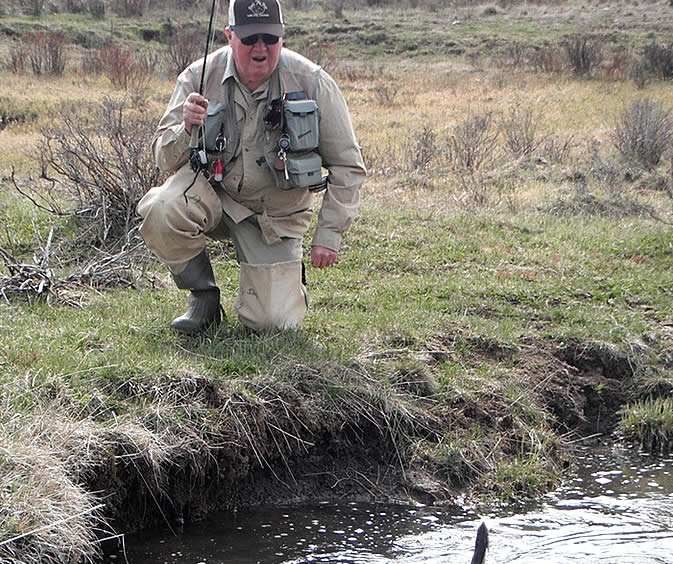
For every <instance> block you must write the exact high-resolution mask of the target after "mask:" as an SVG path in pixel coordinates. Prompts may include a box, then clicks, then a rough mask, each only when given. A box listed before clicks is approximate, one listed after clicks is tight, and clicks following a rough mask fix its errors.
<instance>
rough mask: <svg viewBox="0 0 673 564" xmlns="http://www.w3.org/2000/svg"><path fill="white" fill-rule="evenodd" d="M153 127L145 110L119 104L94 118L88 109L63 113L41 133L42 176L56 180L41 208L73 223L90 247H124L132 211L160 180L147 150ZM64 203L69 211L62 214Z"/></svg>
mask: <svg viewBox="0 0 673 564" xmlns="http://www.w3.org/2000/svg"><path fill="white" fill-rule="evenodd" d="M155 126H156V119H155V118H154V117H151V116H150V115H148V112H147V111H146V108H142V107H141V108H137V109H134V110H131V109H129V108H128V107H127V106H126V103H125V102H124V101H123V100H115V99H108V100H106V101H105V102H104V103H103V104H102V105H101V106H100V107H99V108H98V109H97V110H96V111H95V112H94V114H93V117H92V116H91V110H90V109H81V108H72V107H71V108H64V109H63V111H62V115H61V117H60V119H59V120H58V122H56V123H55V124H54V125H52V126H51V127H49V128H47V129H45V130H44V131H43V132H42V141H41V147H40V150H41V154H42V155H43V156H44V163H43V169H44V171H45V176H48V177H49V176H50V175H53V174H55V175H56V178H53V179H51V180H52V182H53V188H52V190H51V193H50V194H43V195H40V198H39V199H40V201H41V202H43V203H42V204H41V205H42V207H44V208H45V209H48V211H51V212H53V213H57V214H58V215H70V216H72V217H73V218H76V220H77V222H79V223H80V224H81V225H82V226H83V231H82V237H83V239H84V240H86V241H87V243H88V244H89V245H91V246H96V247H100V248H103V249H106V250H108V249H109V250H114V249H118V248H119V247H121V246H123V245H125V244H126V243H128V237H129V232H130V231H131V230H132V228H133V227H135V226H136V225H137V223H138V218H137V216H136V211H135V209H136V205H137V203H138V201H139V200H140V198H141V197H142V196H143V194H144V193H145V192H146V191H147V190H148V189H149V188H150V187H151V186H154V185H156V184H157V183H158V181H159V178H160V173H159V171H158V169H157V168H156V165H155V163H154V161H153V159H152V157H151V155H150V151H149V150H148V147H149V144H150V141H151V139H152V135H153V133H154V129H155ZM49 196H50V197H51V199H48V197H49ZM33 199H34V200H35V198H33ZM63 199H65V200H66V201H67V202H69V203H70V205H71V206H72V209H71V210H70V211H63V210H62V209H61V207H60V204H59V203H58V202H59V201H63ZM45 202H48V203H45Z"/></svg>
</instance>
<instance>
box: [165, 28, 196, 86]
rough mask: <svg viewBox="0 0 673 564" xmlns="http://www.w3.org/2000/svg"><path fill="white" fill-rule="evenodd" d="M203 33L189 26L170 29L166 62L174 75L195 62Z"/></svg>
mask: <svg viewBox="0 0 673 564" xmlns="http://www.w3.org/2000/svg"><path fill="white" fill-rule="evenodd" d="M202 43H203V31H202V30H201V29H199V28H196V27H194V26H192V25H189V24H181V25H179V26H177V27H175V28H173V29H172V31H171V33H170V36H169V41H168V53H167V56H168V60H169V63H170V64H171V66H172V70H173V71H175V73H176V74H179V73H180V72H182V71H183V70H184V69H185V68H187V66H188V65H189V64H190V63H191V62H192V61H195V60H196V59H197V58H198V57H199V55H200V51H201V45H202Z"/></svg>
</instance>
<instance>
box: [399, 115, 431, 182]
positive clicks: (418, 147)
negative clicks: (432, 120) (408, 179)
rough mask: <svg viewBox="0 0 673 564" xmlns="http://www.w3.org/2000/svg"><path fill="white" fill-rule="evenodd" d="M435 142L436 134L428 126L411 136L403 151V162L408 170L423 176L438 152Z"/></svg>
mask: <svg viewBox="0 0 673 564" xmlns="http://www.w3.org/2000/svg"><path fill="white" fill-rule="evenodd" d="M436 140H437V134H436V133H435V131H434V130H433V128H432V126H431V125H428V124H426V125H424V126H423V129H421V130H420V131H417V132H415V133H413V134H412V136H411V139H410V141H409V142H408V143H407V144H406V149H405V162H406V163H407V165H408V167H409V169H411V170H412V171H413V172H415V173H417V174H423V173H424V172H425V171H426V170H427V168H428V166H429V165H430V163H431V162H432V160H433V159H434V158H435V156H436V155H437V152H438V151H437V143H436Z"/></svg>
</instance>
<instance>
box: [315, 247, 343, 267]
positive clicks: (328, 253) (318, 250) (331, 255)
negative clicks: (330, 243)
mask: <svg viewBox="0 0 673 564" xmlns="http://www.w3.org/2000/svg"><path fill="white" fill-rule="evenodd" d="M336 260H337V253H336V251H333V250H331V249H327V248H325V247H318V246H315V247H311V264H312V265H313V268H325V267H327V266H332V265H333V264H334V263H335V262H336Z"/></svg>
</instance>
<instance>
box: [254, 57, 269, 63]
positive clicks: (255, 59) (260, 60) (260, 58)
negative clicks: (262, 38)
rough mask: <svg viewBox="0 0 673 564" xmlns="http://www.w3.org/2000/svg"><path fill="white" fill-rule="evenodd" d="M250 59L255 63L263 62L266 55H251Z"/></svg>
mask: <svg viewBox="0 0 673 564" xmlns="http://www.w3.org/2000/svg"><path fill="white" fill-rule="evenodd" d="M252 60H253V61H255V62H256V63H263V62H264V61H266V57H253V58H252Z"/></svg>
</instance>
